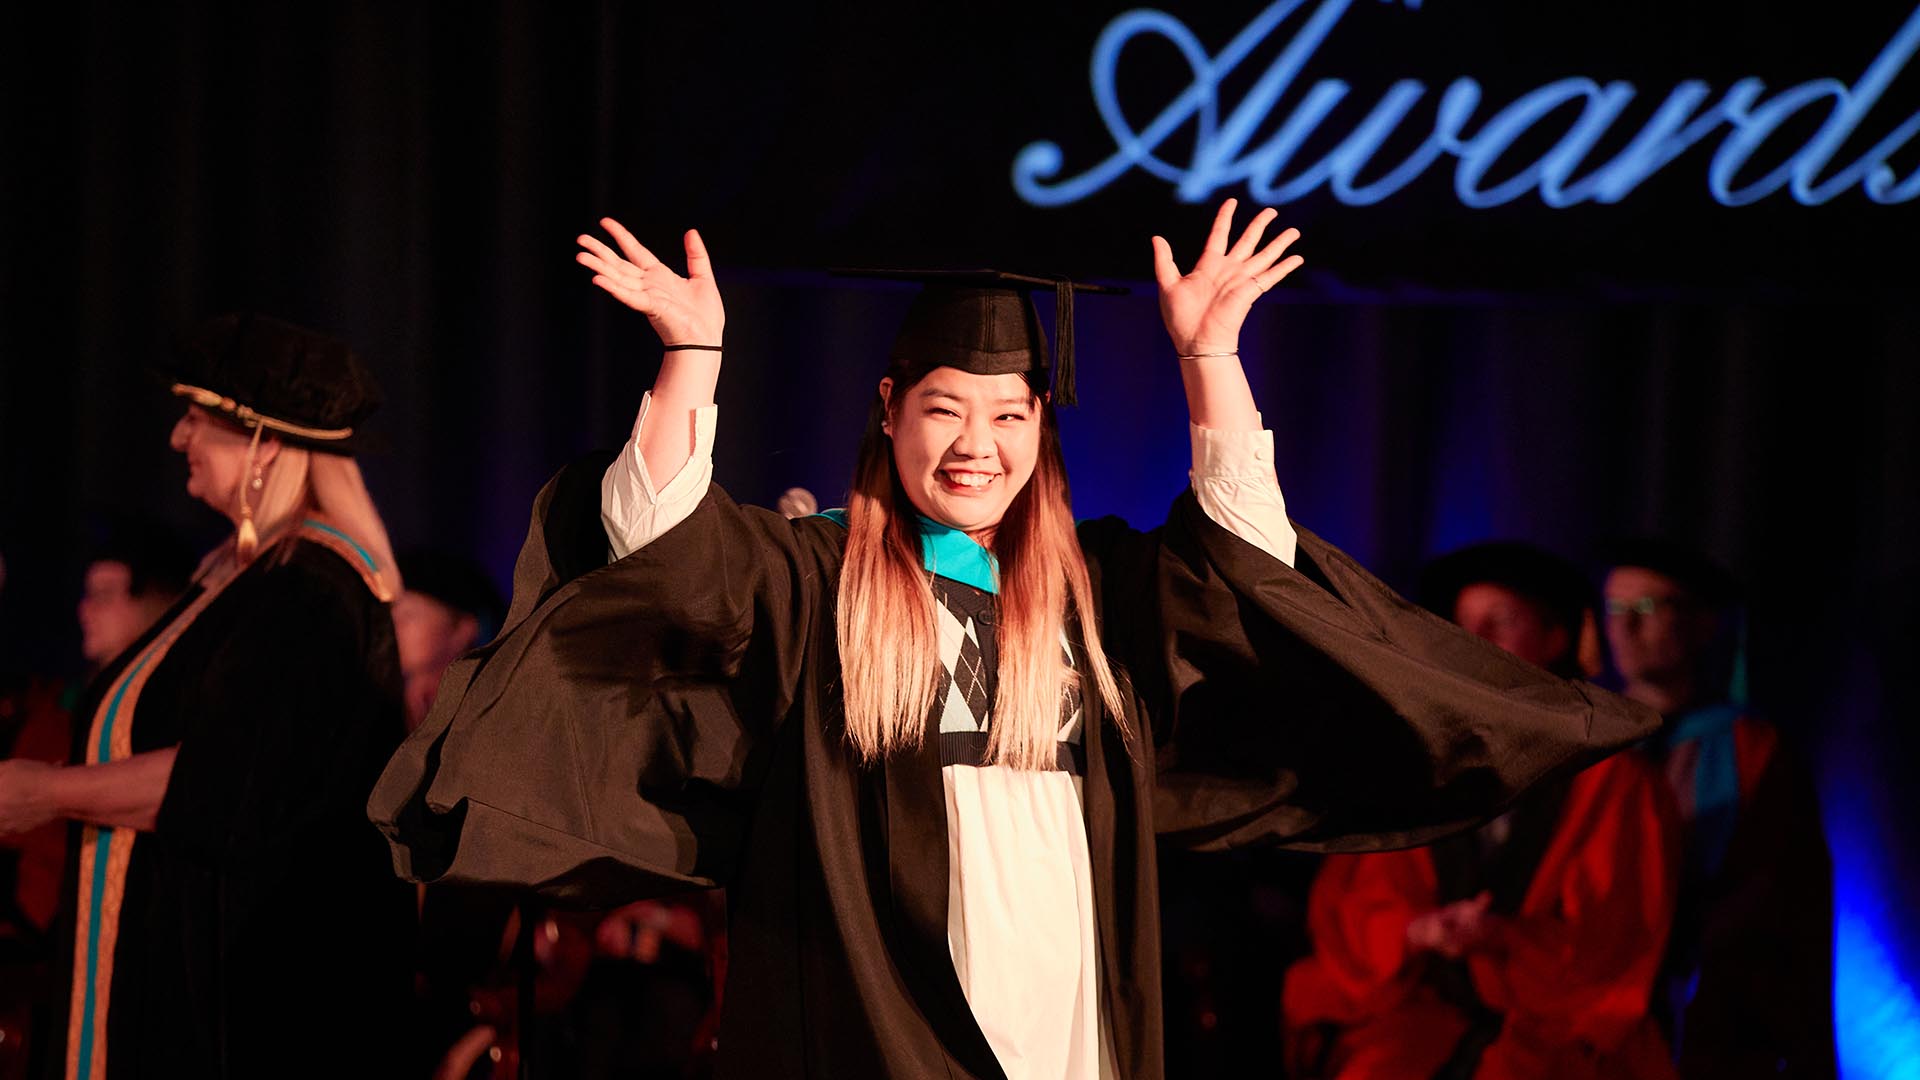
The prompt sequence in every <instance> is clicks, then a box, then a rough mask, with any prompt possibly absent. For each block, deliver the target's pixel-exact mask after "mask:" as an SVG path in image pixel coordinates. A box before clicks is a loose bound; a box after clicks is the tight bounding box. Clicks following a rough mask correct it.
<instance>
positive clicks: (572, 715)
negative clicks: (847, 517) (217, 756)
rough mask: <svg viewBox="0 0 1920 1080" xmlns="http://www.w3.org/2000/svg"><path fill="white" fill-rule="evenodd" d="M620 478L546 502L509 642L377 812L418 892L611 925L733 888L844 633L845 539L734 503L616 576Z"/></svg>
mask: <svg viewBox="0 0 1920 1080" xmlns="http://www.w3.org/2000/svg"><path fill="white" fill-rule="evenodd" d="M606 462H607V459H606V458H605V457H604V456H602V457H599V458H598V459H597V460H594V459H589V460H585V461H582V462H579V463H576V464H575V465H573V466H570V467H569V468H568V469H567V470H565V471H563V472H562V473H561V474H560V475H559V476H557V477H556V478H555V479H554V480H553V481H551V482H550V483H549V484H548V485H547V487H546V488H545V489H544V490H542V492H541V494H540V496H539V498H538V499H537V500H536V502H535V505H534V517H533V526H532V530H531V532H530V534H529V535H528V537H527V542H526V545H525V547H524V548H523V549H522V551H521V555H520V561H519V563H518V565H517V567H516V569H515V573H514V598H513V603H512V605H511V608H510V610H509V612H508V615H507V624H506V627H505V629H504V630H503V631H502V632H501V634H500V636H499V637H498V638H497V639H495V640H494V641H493V642H492V643H490V644H488V645H486V646H485V647H483V648H481V649H478V650H476V651H475V652H473V653H471V654H469V655H468V656H466V657H464V658H462V659H461V660H459V661H457V662H455V663H454V665H453V666H452V667H450V668H449V669H448V671H447V674H446V676H445V678H444V680H443V681H442V684H441V688H440V693H439V696H438V698H437V699H436V700H435V702H434V707H433V710H432V711H431V712H430V713H429V715H428V717H427V719H426V720H425V721H424V722H423V723H422V724H421V726H420V728H419V729H418V730H416V731H415V732H414V733H413V735H412V736H411V737H410V738H409V739H408V741H407V742H406V743H405V744H404V745H403V746H402V747H401V749H400V752H399V753H398V754H397V755H396V756H395V757H394V759H393V761H392V762H391V763H390V764H389V765H388V767H387V771H386V774H385V775H384V776H383V777H382V778H381V781H380V784H379V786H378V787H376V788H375V790H374V793H373V797H372V800H371V801H370V803H369V805H368V812H369V814H370V816H371V817H372V818H373V820H374V821H375V823H376V824H378V825H379V826H380V828H381V830H382V831H383V832H384V833H385V834H386V836H387V838H388V839H389V841H390V842H391V843H392V845H393V854H394V861H395V867H396V869H397V870H398V871H399V872H400V873H401V874H402V875H403V876H406V877H409V878H412V879H414V880H419V881H456V882H466V883H475V884H487V885H508V886H518V887H529V888H533V889H536V890H538V891H540V892H541V893H542V894H543V895H545V896H547V897H548V898H549V899H552V900H555V901H559V902H563V903H575V904H582V905H592V906H606V905H612V904H616V903H623V902H626V901H629V900H633V899H635V898H637V897H643V896H647V895H653V894H659V893H663V892H668V891H672V890H674V889H677V888H685V887H689V886H706V885H712V884H715V883H718V882H723V881H724V880H725V879H726V877H727V876H728V874H729V872H730V870H731V869H732V865H733V862H734V856H735V854H736V850H737V846H738V841H739V837H740V835H741V831H742V829H743V827H744V824H745V820H746V816H747V814H748V812H749V809H750V804H751V800H752V793H753V789H754V787H755V785H756V783H757V781H758V779H759V777H760V775H761V774H762V773H763V771H764V767H765V764H766V760H767V757H768V754H769V752H770V743H771V736H772V735H773V734H774V733H775V732H776V730H778V728H779V727H780V725H781V721H782V720H783V719H784V718H785V717H786V716H787V714H788V713H789V712H790V711H792V710H793V709H794V708H795V702H796V699H797V697H798V695H800V694H801V693H802V692H803V687H802V685H801V684H802V679H801V671H802V667H803V664H804V661H805V658H806V655H807V652H808V648H809V644H810V643H811V642H812V641H813V640H814V637H815V633H816V630H817V628H818V626H819V623H820V620H821V619H822V618H825V617H827V614H826V612H825V611H824V609H823V598H824V597H830V596H831V595H832V589H833V580H834V578H835V577H836V575H837V573H838V567H839V558H840V546H839V545H840V542H841V541H840V530H839V529H838V527H837V526H834V525H832V524H831V523H829V522H826V521H824V520H823V519H814V520H806V519H803V520H800V521H795V522H789V521H787V520H785V519H783V518H781V517H780V516H779V515H777V514H773V513H769V512H766V511H761V510H756V509H753V508H751V507H741V506H737V505H735V504H734V503H733V501H732V500H731V499H729V498H728V497H727V495H726V493H725V492H724V491H722V490H721V489H720V488H719V487H718V486H717V485H716V486H712V487H710V488H709V489H708V492H707V495H706V497H705V499H703V500H702V501H701V503H700V505H699V507H698V508H697V509H695V510H694V512H693V513H692V514H691V515H690V516H689V517H688V518H687V519H686V520H685V521H682V522H680V523H679V524H678V525H676V526H675V527H674V528H672V529H671V530H669V531H668V532H666V533H665V534H663V535H662V536H660V537H659V538H657V539H655V540H654V541H653V542H652V543H650V544H649V545H647V546H646V547H645V548H642V549H641V550H639V551H636V552H633V553H632V554H630V555H628V556H626V557H625V558H622V559H620V560H619V561H617V562H614V563H611V564H604V558H605V551H606V534H605V532H604V531H603V529H602V526H601V521H600V513H599V511H600V490H599V489H600V479H601V476H602V474H603V473H604V472H605V468H606Z"/></svg>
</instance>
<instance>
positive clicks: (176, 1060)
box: [0, 316, 413, 1080]
mask: <svg viewBox="0 0 1920 1080" xmlns="http://www.w3.org/2000/svg"><path fill="white" fill-rule="evenodd" d="M176 375H177V378H178V379H179V382H178V383H176V384H175V386H174V392H175V393H176V394H178V395H180V396H184V397H187V398H188V399H189V402H190V404H189V405H188V406H187V411H186V414H185V415H184V416H183V417H182V418H181V419H180V421H179V422H178V423H177V424H176V425H175V426H174V430H173V435H172V444H173V447H174V449H176V450H178V451H180V452H181V453H183V454H184V455H185V456H186V458H187V463H188V469H189V479H188V490H189V492H190V493H191V494H194V495H195V496H197V497H199V498H201V499H202V500H204V501H206V502H207V503H209V504H210V505H212V506H213V507H215V508H216V509H219V510H221V511H223V512H226V513H228V514H229V515H230V516H232V518H233V519H234V522H235V526H236V533H235V536H234V537H233V538H232V539H230V540H229V541H228V542H227V543H225V544H223V545H222V546H221V547H220V548H219V549H218V550H216V551H215V552H213V553H212V554H211V555H209V556H208V557H207V559H206V560H205V562H204V563H203V564H202V566H201V569H200V571H199V572H198V574H197V575H196V578H195V580H194V583H193V585H192V586H191V587H190V588H189V589H188V591H187V593H186V595H184V596H182V597H181V598H180V600H179V602H178V603H176V604H175V605H174V607H173V608H172V609H171V610H170V611H168V613H167V614H166V615H165V616H163V617H162V618H161V619H160V621H159V623H158V624H157V625H156V626H155V627H154V628H153V629H152V630H150V631H149V632H148V633H147V634H146V635H145V636H143V637H142V638H141V639H140V640H139V641H137V642H135V643H134V645H133V646H132V647H130V648H129V649H128V650H127V651H126V652H125V653H124V654H122V655H121V656H120V657H119V658H117V659H116V660H115V661H114V662H112V663H111V664H110V665H109V666H108V667H107V668H106V669H105V670H104V671H102V672H101V674H100V675H99V676H98V677H97V678H96V679H95V680H94V682H93V683H92V685H91V686H90V688H89V691H88V693H87V695H86V697H85V699H84V700H83V701H82V703H81V705H80V707H79V709H78V710H77V711H76V712H75V714H74V715H75V716H76V718H77V720H78V721H79V722H78V723H77V724H76V729H77V740H78V745H77V747H76V753H75V757H74V758H73V761H74V764H72V765H70V766H67V767H64V768H61V767H50V766H44V765H41V766H38V767H36V768H30V769H22V768H19V767H18V766H21V765H27V764H30V763H0V767H5V766H13V768H11V769H10V770H9V771H0V829H8V830H11V829H16V828H19V827H21V826H22V825H23V824H30V823H31V822H32V821H33V820H34V819H41V820H44V819H47V818H54V817H64V818H67V819H70V820H71V821H72V822H73V823H74V826H73V827H74V831H75V833H76V842H75V843H74V844H73V845H72V850H73V852H74V856H73V857H71V858H70V860H69V862H70V877H69V893H68V897H67V907H66V913H65V919H66V923H67V927H68V935H69V936H68V937H67V940H68V941H69V942H70V947H71V949H72V952H71V953H69V954H68V955H69V956H70V957H71V958H72V959H71V961H70V963H68V964H62V965H61V968H62V970H63V972H66V973H69V974H70V976H71V978H70V982H69V983H68V985H66V986H65V987H64V988H63V992H62V993H61V995H60V997H59V999H58V1000H56V1001H52V1002H49V1003H48V1004H49V1012H50V1013H51V1014H52V1016H51V1019H53V1021H54V1022H53V1023H52V1024H49V1025H47V1026H48V1027H49V1028H51V1030H49V1031H47V1032H46V1036H47V1038H45V1039H44V1040H43V1045H42V1046H41V1047H40V1048H39V1049H38V1050H37V1051H36V1056H37V1057H41V1058H42V1060H43V1061H44V1062H45V1066H46V1068H45V1073H46V1074H47V1075H50V1076H65V1077H68V1078H96V1077H111V1078H114V1080H124V1078H128V1077H169V1078H170V1077H184V1076H192V1077H234V1078H242V1077H261V1076H275V1077H286V1076H321V1075H328V1076H331V1075H338V1074H343V1073H351V1074H353V1075H386V1070H387V1068H388V1066H387V1065H386V1064H385V1063H386V1062H387V1061H388V1060H389V1059H390V1058H391V1056H392V1054H393V1049H392V1048H393V1046H394V1045H395V1041H394V1036H395V1035H396V1034H398V1033H399V1032H398V1025H399V1024H400V1023H402V1022H404V1019H405V1015H406V1009H407V1007H408V1001H409V994H410V992H411V983H410V971H409V967H408V962H409V959H410V954H409V941H410V936H411V924H412V918H413V915H412V890H410V889H408V888H407V887H406V886H405V885H404V884H403V883H400V882H397V881H395V880H394V879H393V878H392V875H391V874H390V872H389V871H388V869H387V866H386V860H385V858H384V852H383V850H382V845H381V843H380V838H379V836H378V834H377V833H376V832H374V830H372V829H371V828H369V827H368V826H367V825H366V822H365V819H364V816H363V815H362V813H361V805H362V803H363V800H364V796H365V792H366V791H367V789H368V787H369V786H370V785H371V784H372V783H373V781H374V779H375V777H376V776H377V775H378V773H379V770H380V767H381V763H382V762H383V761H384V760H385V759H386V757H387V756H388V755H389V754H390V753H391V752H392V749H393V748H394V747H395V746H396V745H397V744H398V742H399V740H400V738H401V736H402V734H403V730H404V728H403V722H402V709H401V697H400V681H399V665H398V661H397V656H396V652H395V649H394V639H393V623H392V619H391V617H390V616H389V614H388V610H387V601H388V599H389V598H390V597H391V595H392V590H393V589H394V588H396V587H397V584H398V583H397V581H396V579H395V578H394V577H393V576H392V572H391V558H390V556H389V555H388V552H387V548H388V545H387V540H386V536H385V530H384V527H383V526H381V524H380V519H379V517H378V515H377V513H376V512H375V510H374V507H373V504H372V502H371V500H370V499H369V498H368V497H367V494H366V489H365V487H364V485H363V484H362V483H361V482H360V479H359V472H358V470H357V468H356V467H355V466H354V464H353V461H352V459H351V458H350V457H346V456H344V454H343V453H342V452H341V451H344V450H345V449H346V448H347V447H348V446H349V445H350V442H349V440H350V439H351V436H352V434H353V429H354V428H356V427H357V426H358V425H359V423H360V422H361V421H362V420H363V419H364V418H365V414H366V413H367V412H368V411H370V407H371V404H372V402H373V400H374V399H373V393H372V387H371V384H370V382H368V380H367V377H366V375H365V373H364V371H362V370H361V369H360V368H359V365H358V363H357V362H356V361H355V360H354V359H353V357H352V355H351V354H350V353H348V352H347V351H346V350H345V348H344V346H340V345H338V344H337V343H334V342H331V341H328V340H326V339H324V338H321V337H320V336H319V335H316V334H313V333H312V332H310V331H305V330H302V329H300V328H298V327H293V326H289V325H286V324H282V323H278V322H276V321H274V320H270V319H265V318H261V317H244V316H242V317H227V318H224V319H219V320H215V321H214V322H212V323H210V324H208V325H207V326H205V327H203V328H202V329H201V330H200V332H199V333H198V334H196V335H195V336H194V337H193V338H191V339H190V340H189V342H188V344H187V345H186V347H185V348H184V349H183V350H182V354H181V357H180V364H179V365H178V367H177V368H176Z"/></svg>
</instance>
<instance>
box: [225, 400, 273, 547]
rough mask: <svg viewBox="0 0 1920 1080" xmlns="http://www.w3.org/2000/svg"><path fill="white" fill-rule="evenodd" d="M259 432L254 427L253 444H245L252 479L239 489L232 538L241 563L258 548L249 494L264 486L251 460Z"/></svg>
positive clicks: (257, 444)
mask: <svg viewBox="0 0 1920 1080" xmlns="http://www.w3.org/2000/svg"><path fill="white" fill-rule="evenodd" d="M260 431H261V429H260V428H258V427H255V428H254V429H253V442H251V443H249V444H247V470H248V471H249V472H251V473H252V474H253V478H252V479H250V480H248V481H247V482H246V483H245V484H243V485H242V486H241V488H240V531H239V532H238V533H237V534H236V535H235V536H234V541H233V546H234V550H235V551H236V552H237V553H238V554H239V556H240V561H241V562H247V561H249V560H251V559H252V558H253V553H254V552H255V551H257V550H259V548H260V533H259V532H258V531H257V530H255V529H254V527H253V497H252V495H251V494H249V492H254V491H259V490H260V489H261V488H262V487H264V486H266V480H265V470H264V469H262V468H261V467H260V466H259V465H257V464H255V463H254V460H253V456H254V454H255V453H256V452H257V451H258V450H259V449H260Z"/></svg>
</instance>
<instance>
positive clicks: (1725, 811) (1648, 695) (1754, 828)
mask: <svg viewBox="0 0 1920 1080" xmlns="http://www.w3.org/2000/svg"><path fill="white" fill-rule="evenodd" d="M1610 562H1611V563H1612V566H1613V569H1612V571H1611V572H1610V573H1609V574H1608V575H1607V580H1606V585H1605V589H1604V591H1605V595H1606V610H1607V619H1606V624H1607V640H1608V643H1609V645H1610V646H1611V647H1612V651H1613V660H1614V665H1615V666H1616V667H1617V668H1618V669H1619V674H1620V678H1621V681H1622V683H1623V684H1624V685H1623V690H1624V692H1625V693H1626V695H1627V696H1628V697H1632V698H1635V699H1637V700H1639V701H1642V702H1644V703H1646V704H1648V705H1651V706H1653V707H1654V708H1656V709H1658V710H1660V712H1661V714H1662V715H1664V716H1665V717H1666V721H1667V722H1666V725H1665V727H1664V728H1663V729H1662V731H1661V733H1660V735H1659V736H1657V737H1656V738H1654V739H1653V740H1651V741H1650V742H1649V745H1648V751H1649V752H1650V753H1651V754H1652V755H1654V757H1655V758H1656V760H1658V761H1659V762H1660V764H1661V765H1662V767H1663V768H1664V769H1665V772H1666V776H1667V781H1668V783H1669V784H1671V785H1672V789H1673V792H1674V795H1675V797H1676V801H1677V802H1678V804H1679V810H1680V816H1681V818H1682V820H1683V822H1684V825H1685V834H1686V855H1685V861H1684V864H1683V869H1682V877H1681V890H1680V905H1679V909H1678V912H1677V914H1676V916H1675V924H1674V935H1673V941H1672V945H1671V948H1670V949H1669V952H1668V956H1667V962H1666V966H1665V971H1664V973H1663V977H1662V981H1663V983H1664V987H1663V991H1664V992H1663V993H1662V994H1661V995H1660V1000H1659V1001H1658V1002H1657V1007H1658V1009H1659V1010H1660V1013H1661V1018H1662V1022H1663V1024H1664V1025H1665V1026H1666V1027H1667V1029H1668V1032H1669V1035H1670V1037H1671V1038H1672V1040H1673V1042H1674V1043H1675V1046H1676V1050H1677V1053H1678V1061H1679V1063H1680V1071H1681V1073H1682V1074H1683V1075H1685V1076H1687V1077H1690V1078H1692V1077H1746V1076H1768V1077H1775V1076H1789V1077H1827V1076H1833V1075H1835V1068H1836V1067H1835V1060H1834V1047H1833V1024H1832V1017H1833V998H1832V985H1833V956H1832V933H1833V930H1832V914H1833V908H1832V894H1831V881H1832V868H1831V865H1830V863H1829V859H1828V855H1827V848H1826V842H1825V840H1824V838H1823V837H1822V835H1821V831H1820V814H1819V805H1818V801H1817V799H1816V798H1815V795H1814V790H1813V784H1812V780H1811V777H1810V776H1809V774H1808V772H1807V770H1806V769H1805V768H1804V766H1802V765H1801V763H1800V762H1799V760H1798V759H1797V758H1796V757H1794V756H1793V755H1792V754H1790V753H1788V752H1787V751H1786V749H1785V747H1784V746H1783V745H1782V743H1781V740H1780V736H1779V733H1778V732H1777V731H1776V730H1775V729H1774V728H1773V726H1772V725H1770V724H1768V723H1766V722H1764V721H1762V720H1758V719H1755V718H1754V717H1752V716H1750V715H1748V714H1747V711H1746V709H1745V707H1744V702H1743V699H1744V696H1745V687H1744V685H1743V684H1744V682H1745V673H1744V663H1743V656H1742V652H1743V650H1742V647H1741V638H1742V631H1743V626H1742V619H1741V614H1740V610H1739V608H1740V589H1739V586H1738V584H1737V583H1736V582H1735V581H1734V579H1733V577H1732V576H1731V575H1730V574H1728V573H1727V571H1726V570H1724V569H1722V568H1721V567H1719V566H1718V565H1716V564H1715V563H1714V562H1713V561H1712V560H1711V559H1709V558H1707V557H1706V556H1705V555H1703V554H1701V553H1700V552H1698V551H1694V550H1692V549H1689V548H1685V547H1682V546H1680V545H1677V544H1673V543H1669V542H1665V541H1656V540H1642V541H1635V542H1632V543H1627V544H1622V545H1618V546H1617V547H1616V549H1615V550H1614V552H1613V554H1612V558H1611V560H1610Z"/></svg>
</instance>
